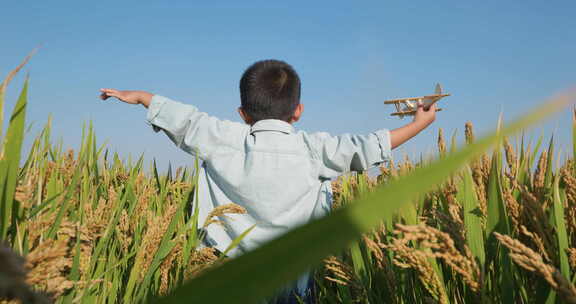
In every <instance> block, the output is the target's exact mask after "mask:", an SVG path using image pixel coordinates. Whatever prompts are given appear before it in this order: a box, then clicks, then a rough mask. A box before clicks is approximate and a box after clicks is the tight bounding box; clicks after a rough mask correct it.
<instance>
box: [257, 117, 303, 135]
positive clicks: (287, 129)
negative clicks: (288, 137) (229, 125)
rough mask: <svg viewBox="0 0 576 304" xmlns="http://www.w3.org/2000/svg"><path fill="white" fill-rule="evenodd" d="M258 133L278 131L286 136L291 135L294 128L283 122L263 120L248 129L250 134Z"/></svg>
mask: <svg viewBox="0 0 576 304" xmlns="http://www.w3.org/2000/svg"><path fill="white" fill-rule="evenodd" d="M259 131H278V132H282V133H286V134H291V133H293V132H294V127H293V126H292V125H291V124H289V123H287V122H285V121H283V120H278V119H263V120H259V121H257V122H256V123H255V124H253V125H252V127H251V128H250V134H252V133H254V132H259Z"/></svg>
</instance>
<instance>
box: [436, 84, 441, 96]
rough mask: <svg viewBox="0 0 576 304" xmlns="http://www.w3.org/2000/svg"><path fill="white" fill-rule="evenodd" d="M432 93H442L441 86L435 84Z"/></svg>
mask: <svg viewBox="0 0 576 304" xmlns="http://www.w3.org/2000/svg"><path fill="white" fill-rule="evenodd" d="M434 93H435V94H436V95H442V86H441V85H440V84H439V83H437V84H436V90H435V91H434Z"/></svg>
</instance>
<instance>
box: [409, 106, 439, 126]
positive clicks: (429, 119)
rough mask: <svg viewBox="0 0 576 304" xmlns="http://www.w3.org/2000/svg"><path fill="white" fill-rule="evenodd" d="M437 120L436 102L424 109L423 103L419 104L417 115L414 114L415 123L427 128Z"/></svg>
mask: <svg viewBox="0 0 576 304" xmlns="http://www.w3.org/2000/svg"><path fill="white" fill-rule="evenodd" d="M434 120H436V104H433V105H431V106H430V107H429V108H428V109H424V106H423V105H422V103H420V104H418V109H416V115H414V123H415V124H417V125H418V127H419V128H420V130H423V129H425V128H426V127H428V126H429V125H430V124H431V123H433V122H434Z"/></svg>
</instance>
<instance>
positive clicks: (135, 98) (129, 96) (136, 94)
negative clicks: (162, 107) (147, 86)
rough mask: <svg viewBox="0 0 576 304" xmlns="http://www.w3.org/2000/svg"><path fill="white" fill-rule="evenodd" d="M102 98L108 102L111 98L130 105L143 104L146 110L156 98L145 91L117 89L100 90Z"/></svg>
mask: <svg viewBox="0 0 576 304" xmlns="http://www.w3.org/2000/svg"><path fill="white" fill-rule="evenodd" d="M100 92H101V94H100V98H101V99H102V100H106V99H108V98H110V97H116V98H118V99H119V100H121V101H123V102H125V103H129V104H142V105H143V106H145V107H146V108H148V106H149V105H150V101H151V100H152V97H153V96H154V95H153V94H151V93H148V92H145V91H120V90H116V89H100Z"/></svg>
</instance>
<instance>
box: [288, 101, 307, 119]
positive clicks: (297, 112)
mask: <svg viewBox="0 0 576 304" xmlns="http://www.w3.org/2000/svg"><path fill="white" fill-rule="evenodd" d="M302 112H304V104H301V103H299V104H298V106H296V109H295V110H294V114H293V115H292V119H290V123H294V122H297V121H298V120H300V116H302Z"/></svg>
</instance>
